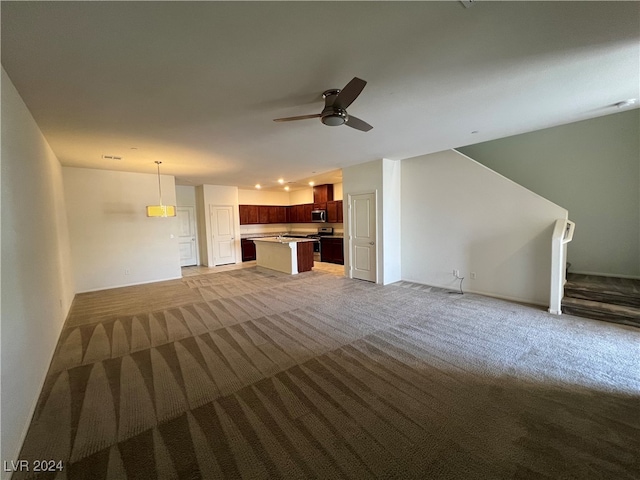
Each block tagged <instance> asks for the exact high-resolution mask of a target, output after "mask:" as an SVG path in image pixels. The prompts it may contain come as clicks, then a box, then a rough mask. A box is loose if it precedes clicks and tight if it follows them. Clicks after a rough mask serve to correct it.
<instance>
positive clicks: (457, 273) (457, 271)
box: [453, 269, 460, 277]
mask: <svg viewBox="0 0 640 480" xmlns="http://www.w3.org/2000/svg"><path fill="white" fill-rule="evenodd" d="M453 276H454V277H459V276H460V270H455V269H454V270H453Z"/></svg>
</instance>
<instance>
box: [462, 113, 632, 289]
mask: <svg viewBox="0 0 640 480" xmlns="http://www.w3.org/2000/svg"><path fill="white" fill-rule="evenodd" d="M639 132H640V109H634V110H630V111H626V112H621V113H616V114H613V115H606V116H603V117H598V118H594V119H591V120H584V121H581V122H575V123H570V124H567V125H561V126H559V127H553V128H547V129H544V130H539V131H537V132H531V133H525V134H522V135H515V136H513V137H508V138H502V139H499V140H493V141H490V142H484V143H479V144H477V145H471V146H468V147H464V148H459V149H457V150H458V151H460V152H462V153H464V154H465V155H468V156H469V157H471V158H473V159H474V160H476V161H478V162H480V163H482V164H483V165H486V166H487V167H489V168H491V169H492V170H494V171H496V172H498V173H500V174H502V175H504V176H506V177H507V178H510V179H511V180H513V181H515V182H517V183H519V184H520V185H522V186H524V187H526V188H528V189H530V190H532V191H534V192H536V193H537V194H539V195H542V196H543V197H545V198H548V199H549V200H551V201H552V202H555V203H557V204H559V205H562V206H564V207H565V208H567V209H568V210H569V213H570V216H571V220H573V221H574V222H575V223H576V231H575V235H574V237H573V241H572V242H571V243H570V244H569V245H568V249H567V251H568V257H569V258H568V260H569V262H571V270H570V271H572V272H576V273H591V274H600V275H621V276H630V277H635V278H640V134H639Z"/></svg>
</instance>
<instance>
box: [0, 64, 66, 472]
mask: <svg viewBox="0 0 640 480" xmlns="http://www.w3.org/2000/svg"><path fill="white" fill-rule="evenodd" d="M1 149H2V174H1V177H2V194H1V196H2V239H1V240H2V261H1V265H2V271H1V277H2V294H1V301H0V302H1V303H0V305H1V307H2V320H1V338H2V340H1V344H2V354H1V363H2V394H1V403H2V417H1V420H0V426H1V428H0V430H1V431H2V436H1V443H2V449H1V454H0V456H1V459H2V460H4V461H7V462H9V461H11V460H17V458H18V454H19V452H20V448H21V446H22V442H23V440H24V436H25V434H26V431H27V428H28V427H29V423H30V422H31V417H32V415H33V412H34V410H35V405H36V402H37V400H38V396H39V394H40V390H41V389H42V385H43V383H44V378H45V376H46V373H47V370H48V369H49V364H50V362H51V357H52V356H53V352H54V350H55V347H56V344H57V341H58V337H59V335H60V331H61V330H62V326H63V324H64V321H65V319H66V317H67V314H68V312H69V308H70V307H71V303H72V301H73V296H74V285H73V277H72V268H71V254H70V246H69V235H68V229H67V217H66V212H65V207H64V194H63V183H62V169H61V167H60V163H59V162H58V159H57V158H56V156H55V155H54V153H53V151H52V150H51V148H50V147H49V144H48V143H47V141H46V140H45V138H44V136H43V135H42V133H41V132H40V129H39V128H38V125H37V124H36V123H35V121H34V120H33V118H32V116H31V114H30V113H29V111H28V110H27V107H26V106H25V104H24V102H23V101H22V99H21V98H20V95H19V94H18V92H17V91H16V89H15V87H14V86H13V84H12V83H11V80H10V79H9V77H8V76H7V74H6V72H5V71H4V69H2V145H1ZM8 477H9V474H8V473H7V472H3V473H2V478H8Z"/></svg>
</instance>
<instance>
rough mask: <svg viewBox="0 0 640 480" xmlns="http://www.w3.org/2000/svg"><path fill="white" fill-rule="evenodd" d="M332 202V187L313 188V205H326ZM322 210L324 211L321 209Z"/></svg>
mask: <svg viewBox="0 0 640 480" xmlns="http://www.w3.org/2000/svg"><path fill="white" fill-rule="evenodd" d="M332 200H333V185H330V184H328V185H316V186H315V187H313V203H314V205H315V204H323V203H324V204H326V203H327V202H330V201H332ZM323 210H324V209H323Z"/></svg>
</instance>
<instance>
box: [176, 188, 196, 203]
mask: <svg viewBox="0 0 640 480" xmlns="http://www.w3.org/2000/svg"><path fill="white" fill-rule="evenodd" d="M176 205H178V206H180V207H195V206H196V187H194V186H191V185H176Z"/></svg>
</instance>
